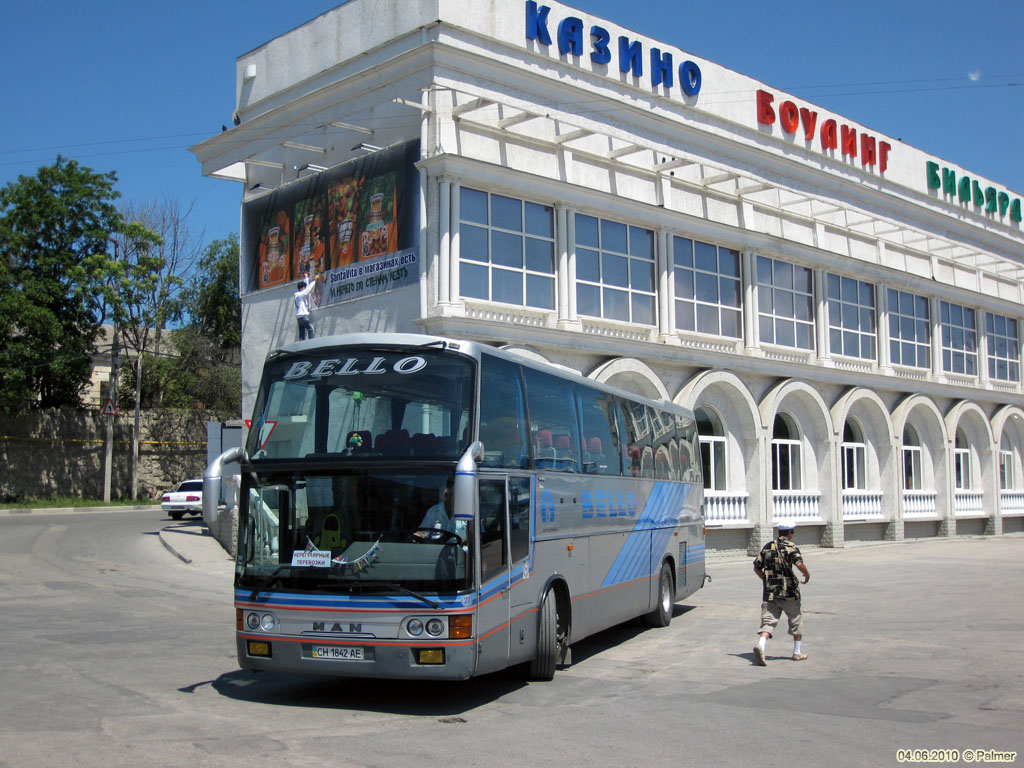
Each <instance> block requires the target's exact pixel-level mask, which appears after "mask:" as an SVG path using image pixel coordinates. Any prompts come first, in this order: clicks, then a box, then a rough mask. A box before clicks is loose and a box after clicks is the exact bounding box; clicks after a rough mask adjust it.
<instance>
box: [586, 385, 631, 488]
mask: <svg viewBox="0 0 1024 768" xmlns="http://www.w3.org/2000/svg"><path fill="white" fill-rule="evenodd" d="M576 399H577V402H578V403H579V409H580V425H581V427H582V429H583V471H584V472H586V473H588V474H594V475H618V474H619V472H620V471H621V470H620V467H619V448H618V446H619V440H618V429H617V425H616V415H615V400H614V398H612V396H611V395H606V394H604V393H602V392H598V391H597V390H594V389H589V388H587V387H582V386H577V387H576Z"/></svg>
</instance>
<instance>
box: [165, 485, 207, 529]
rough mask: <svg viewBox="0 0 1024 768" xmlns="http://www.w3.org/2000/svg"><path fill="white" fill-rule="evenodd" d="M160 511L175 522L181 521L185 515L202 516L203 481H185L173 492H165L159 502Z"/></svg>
mask: <svg viewBox="0 0 1024 768" xmlns="http://www.w3.org/2000/svg"><path fill="white" fill-rule="evenodd" d="M160 509H162V510H163V511H164V512H166V513H167V514H168V515H170V516H171V517H172V518H173V519H175V520H181V518H182V516H183V515H186V514H187V515H201V514H203V481H202V480H186V481H185V482H183V483H182V484H181V485H179V486H178V487H177V488H175V489H174V490H173V491H167V492H166V493H165V494H164V496H163V499H162V500H161V502H160Z"/></svg>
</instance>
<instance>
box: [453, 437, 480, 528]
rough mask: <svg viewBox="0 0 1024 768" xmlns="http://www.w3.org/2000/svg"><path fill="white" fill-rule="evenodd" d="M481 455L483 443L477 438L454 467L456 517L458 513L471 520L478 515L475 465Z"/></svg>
mask: <svg viewBox="0 0 1024 768" xmlns="http://www.w3.org/2000/svg"><path fill="white" fill-rule="evenodd" d="M483 457H484V444H483V443H481V442H480V441H479V440H477V441H475V442H474V443H473V444H472V445H471V446H469V448H467V449H466V452H465V453H464V454H462V458H460V459H459V463H458V464H457V465H456V467H455V505H456V506H455V514H456V516H457V517H458V516H459V515H460V513H461V514H462V515H466V516H469V517H471V518H472V519H473V520H476V519H477V518H478V517H479V514H480V510H479V502H480V500H479V499H478V498H477V485H476V465H477V462H479V461H480V460H481V459H483Z"/></svg>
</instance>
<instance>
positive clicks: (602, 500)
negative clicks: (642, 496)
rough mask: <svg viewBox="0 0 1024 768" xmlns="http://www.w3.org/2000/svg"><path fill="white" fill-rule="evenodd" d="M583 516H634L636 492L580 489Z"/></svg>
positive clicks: (636, 505)
mask: <svg viewBox="0 0 1024 768" xmlns="http://www.w3.org/2000/svg"><path fill="white" fill-rule="evenodd" d="M580 500H581V502H582V505H581V506H582V507H583V517H584V518H592V517H636V510H637V507H638V504H637V499H636V494H635V493H633V492H632V491H628V492H627V493H626V494H625V495H624V494H623V493H622V491H582V492H581V493H580Z"/></svg>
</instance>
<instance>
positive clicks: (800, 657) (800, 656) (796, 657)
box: [793, 653, 807, 661]
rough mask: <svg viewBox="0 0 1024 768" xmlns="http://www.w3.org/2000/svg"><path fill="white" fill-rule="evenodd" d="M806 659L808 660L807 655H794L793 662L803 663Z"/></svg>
mask: <svg viewBox="0 0 1024 768" xmlns="http://www.w3.org/2000/svg"><path fill="white" fill-rule="evenodd" d="M806 658H807V654H806V653H794V654H793V661H803V660H804V659H806Z"/></svg>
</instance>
